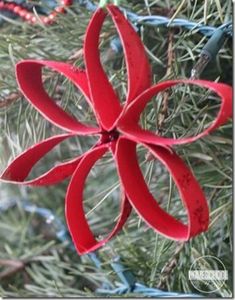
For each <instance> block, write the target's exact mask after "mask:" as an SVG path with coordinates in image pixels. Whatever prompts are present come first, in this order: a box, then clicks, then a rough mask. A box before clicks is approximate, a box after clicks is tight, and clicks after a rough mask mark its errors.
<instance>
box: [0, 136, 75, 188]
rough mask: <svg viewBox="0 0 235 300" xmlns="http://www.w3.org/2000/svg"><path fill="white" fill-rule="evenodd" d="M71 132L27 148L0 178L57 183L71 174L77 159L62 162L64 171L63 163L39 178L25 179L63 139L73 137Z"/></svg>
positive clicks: (44, 183)
mask: <svg viewBox="0 0 235 300" xmlns="http://www.w3.org/2000/svg"><path fill="white" fill-rule="evenodd" d="M72 136H73V135H71V134H61V135H57V136H54V137H50V138H48V139H46V140H44V141H41V142H39V143H38V144H36V145H34V146H32V147H31V148H29V149H27V150H26V151H25V152H23V153H22V154H20V155H19V156H18V157H17V158H16V159H15V160H14V161H13V162H12V163H11V164H10V165H9V166H8V167H7V169H6V170H5V171H4V172H3V174H2V175H1V177H0V179H1V180H4V181H7V182H11V183H17V184H24V185H47V184H52V183H56V182H58V181H61V180H63V179H64V178H66V177H67V176H69V175H71V172H72V170H73V168H74V167H76V164H78V162H75V160H73V161H70V162H67V163H64V164H62V165H63V167H64V170H63V173H58V172H61V165H60V166H57V167H55V168H53V169H52V170H51V171H49V172H47V173H45V174H43V175H42V176H40V177H39V178H36V179H34V180H30V181H24V180H25V178H27V176H28V174H29V173H30V171H31V169H32V168H33V166H34V165H35V164H36V163H37V162H38V161H39V160H40V159H41V158H42V157H43V156H45V155H46V154H47V153H48V152H49V151H50V150H52V149H53V148H54V147H55V146H56V145H58V144H59V143H61V142H62V141H63V140H65V139H67V138H69V137H72Z"/></svg>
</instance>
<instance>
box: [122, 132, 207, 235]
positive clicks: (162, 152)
mask: <svg viewBox="0 0 235 300" xmlns="http://www.w3.org/2000/svg"><path fill="white" fill-rule="evenodd" d="M143 146H144V147H146V148H147V149H148V150H150V151H151V152H152V154H153V155H154V156H155V157H156V158H157V159H159V160H160V161H161V162H162V163H163V164H164V165H165V167H166V168H167V169H168V171H169V172H170V174H171V175H172V177H173V179H174V181H175V183H176V185H177V188H178V191H179V193H180V196H181V199H182V201H183V203H184V206H185V207H186V210H187V214H188V220H189V224H188V225H185V224H183V223H181V222H180V221H179V220H177V219H175V218H174V217H172V216H171V215H170V214H168V213H167V212H166V211H164V210H163V209H162V208H161V207H160V206H159V204H158V203H157V202H156V200H155V199H154V197H153V195H152V194H151V193H150V192H149V190H148V187H147V184H146V182H145V180H144V177H143V174H142V172H141V170H140V167H139V165H138V161H137V156H136V143H134V142H132V141H130V140H128V139H126V138H120V139H119V141H118V143H117V148H116V161H117V167H118V171H119V175H120V178H121V182H122V185H123V187H124V190H125V193H126V195H127V197H128V199H129V201H130V202H131V204H132V206H133V207H134V208H135V209H136V211H137V212H138V214H139V215H140V216H141V217H142V218H143V219H144V220H145V221H146V222H147V223H148V224H149V225H150V226H151V227H153V228H154V229H155V230H156V231H158V232H159V233H161V234H163V235H164V236H166V237H168V238H171V239H173V240H188V239H189V238H190V237H192V236H195V235H197V234H199V233H201V232H203V231H205V230H206V229H207V228H208V222H209V212H208V206H207V202H206V199H205V197H204V194H203V192H202V190H201V188H200V185H199V184H198V182H197V181H196V179H195V177H194V176H193V174H192V173H191V171H190V170H189V169H188V167H186V165H185V164H184V162H183V161H182V160H181V159H180V158H179V156H177V155H176V154H175V153H174V152H173V151H169V150H167V149H165V148H164V147H160V146H152V145H146V144H143Z"/></svg>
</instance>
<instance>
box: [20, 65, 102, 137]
mask: <svg viewBox="0 0 235 300" xmlns="http://www.w3.org/2000/svg"><path fill="white" fill-rule="evenodd" d="M42 67H48V68H51V69H53V70H55V71H57V72H59V73H61V74H63V75H65V76H66V77H67V78H68V79H70V80H71V81H72V82H73V83H74V84H75V85H76V86H77V87H78V88H79V89H80V90H81V92H82V93H83V94H84V96H85V97H86V99H89V91H88V85H87V77H86V73H85V72H84V71H81V70H78V69H75V68H73V66H70V65H68V64H65V63H59V62H52V61H36V60H25V61H23V62H20V63H18V64H17V65H16V77H17V81H18V84H19V86H20V89H21V91H22V93H23V94H24V96H25V97H26V98H27V99H28V101H29V102H30V103H31V104H32V105H33V106H34V107H35V108H36V109H37V110H38V111H39V112H40V113H41V114H42V115H43V116H44V117H45V118H46V119H47V120H48V121H50V122H51V123H52V124H54V125H56V126H57V127H59V128H62V129H64V130H66V131H69V132H76V133H78V134H81V135H86V134H95V133H98V132H99V131H100V129H99V128H94V127H89V126H87V125H84V124H82V123H80V122H79V121H77V120H76V119H75V118H74V117H72V116H71V115H69V114H68V113H66V112H65V111H64V110H63V109H62V108H61V107H59V106H58V105H57V104H56V103H55V101H54V100H53V99H52V98H51V97H49V95H48V94H47V92H46V91H45V89H44V87H43V82H42ZM88 102H89V103H91V101H90V100H88Z"/></svg>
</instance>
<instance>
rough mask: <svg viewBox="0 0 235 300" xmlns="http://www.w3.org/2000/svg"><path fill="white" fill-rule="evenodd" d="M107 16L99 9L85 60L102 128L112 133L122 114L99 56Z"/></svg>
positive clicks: (88, 36) (88, 35)
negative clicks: (101, 36) (102, 28)
mask: <svg viewBox="0 0 235 300" xmlns="http://www.w3.org/2000/svg"><path fill="white" fill-rule="evenodd" d="M105 17H106V14H105V13H104V11H103V10H102V9H98V10H97V11H96V12H95V14H94V15H93V17H92V19H91V21H90V23H89V26H88V28H87V31H86V37H85V42H84V58H85V62H86V71H87V77H88V82H89V86H90V94H91V98H92V102H93V104H94V107H95V111H96V113H97V115H98V117H99V122H100V124H101V126H102V127H103V128H104V129H105V130H107V131H110V130H111V129H112V127H113V125H114V123H115V121H116V120H117V118H118V116H119V115H120V113H121V110H122V109H121V104H120V102H119V99H118V97H117V95H116V94H115V92H114V90H113V88H112V86H111V84H110V83H109V80H108V78H107V76H106V74H105V72H104V70H103V68H102V65H101V62H100V54H99V35H100V31H101V27H102V25H103V22H104V19H105Z"/></svg>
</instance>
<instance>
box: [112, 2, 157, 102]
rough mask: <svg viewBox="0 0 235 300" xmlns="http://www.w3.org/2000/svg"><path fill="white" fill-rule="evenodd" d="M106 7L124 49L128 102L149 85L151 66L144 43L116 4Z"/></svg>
mask: <svg viewBox="0 0 235 300" xmlns="http://www.w3.org/2000/svg"><path fill="white" fill-rule="evenodd" d="M107 9H108V11H109V13H110V15H111V16H112V19H113V22H114V24H115V25H116V28H117V31H118V33H119V35H120V39H121V42H122V45H123V49H124V54H125V59H126V66H127V74H128V95H127V103H130V102H131V101H132V100H134V99H135V98H136V97H137V96H138V95H139V94H141V93H142V92H143V91H145V90H146V89H147V88H149V87H150V86H151V68H150V65H149V62H148V58H147V55H146V52H145V49H144V45H143V43H142V41H141V39H140V38H139V36H138V34H137V33H136V32H135V30H134V28H133V26H132V25H131V24H130V23H129V22H128V20H127V19H126V18H125V16H124V15H123V14H122V12H121V11H120V10H119V8H118V7H117V6H114V5H108V6H107Z"/></svg>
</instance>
